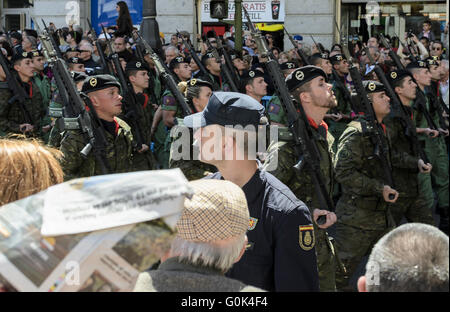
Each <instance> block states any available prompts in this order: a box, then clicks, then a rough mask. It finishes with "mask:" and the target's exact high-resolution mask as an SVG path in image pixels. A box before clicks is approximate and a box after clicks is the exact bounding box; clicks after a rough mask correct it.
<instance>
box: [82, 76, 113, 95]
mask: <svg viewBox="0 0 450 312" xmlns="http://www.w3.org/2000/svg"><path fill="white" fill-rule="evenodd" d="M109 87H117V88H119V90H120V83H119V82H118V81H117V80H116V78H114V77H113V76H111V75H96V76H92V77H89V78H87V79H86V80H85V81H84V83H83V88H82V89H81V91H82V92H84V93H89V92H94V91H98V90H102V89H106V88H109Z"/></svg>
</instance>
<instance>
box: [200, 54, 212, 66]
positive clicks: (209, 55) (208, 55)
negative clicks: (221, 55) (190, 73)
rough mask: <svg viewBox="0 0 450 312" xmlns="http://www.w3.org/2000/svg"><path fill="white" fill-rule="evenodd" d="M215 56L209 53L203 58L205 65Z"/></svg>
mask: <svg viewBox="0 0 450 312" xmlns="http://www.w3.org/2000/svg"><path fill="white" fill-rule="evenodd" d="M213 58H214V54H213V53H212V52H207V53H206V54H205V55H203V56H202V63H203V64H204V65H205V63H206V61H207V60H209V59H213Z"/></svg>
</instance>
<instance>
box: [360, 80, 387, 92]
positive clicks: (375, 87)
mask: <svg viewBox="0 0 450 312" xmlns="http://www.w3.org/2000/svg"><path fill="white" fill-rule="evenodd" d="M363 87H364V89H365V90H366V92H367V94H369V93H377V92H382V91H386V88H385V87H384V85H383V84H382V83H380V82H378V81H374V80H364V81H363Z"/></svg>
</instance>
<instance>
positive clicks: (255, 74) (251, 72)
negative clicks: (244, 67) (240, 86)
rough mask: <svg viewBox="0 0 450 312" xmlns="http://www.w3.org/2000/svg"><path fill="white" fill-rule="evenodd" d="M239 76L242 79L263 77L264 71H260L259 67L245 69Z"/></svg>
mask: <svg viewBox="0 0 450 312" xmlns="http://www.w3.org/2000/svg"><path fill="white" fill-rule="evenodd" d="M241 77H242V79H244V80H250V79H254V78H258V77H264V73H263V72H262V71H260V70H259V69H252V70H248V71H245V72H244V73H242V76H241Z"/></svg>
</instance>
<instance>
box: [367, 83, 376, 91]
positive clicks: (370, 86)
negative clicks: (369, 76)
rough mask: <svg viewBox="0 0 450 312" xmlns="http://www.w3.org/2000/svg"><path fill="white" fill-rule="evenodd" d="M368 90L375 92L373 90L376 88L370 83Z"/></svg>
mask: <svg viewBox="0 0 450 312" xmlns="http://www.w3.org/2000/svg"><path fill="white" fill-rule="evenodd" d="M368 88H369V90H370V91H375V89H376V88H377V86H376V85H375V84H374V83H373V82H371V83H369V86H368Z"/></svg>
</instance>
